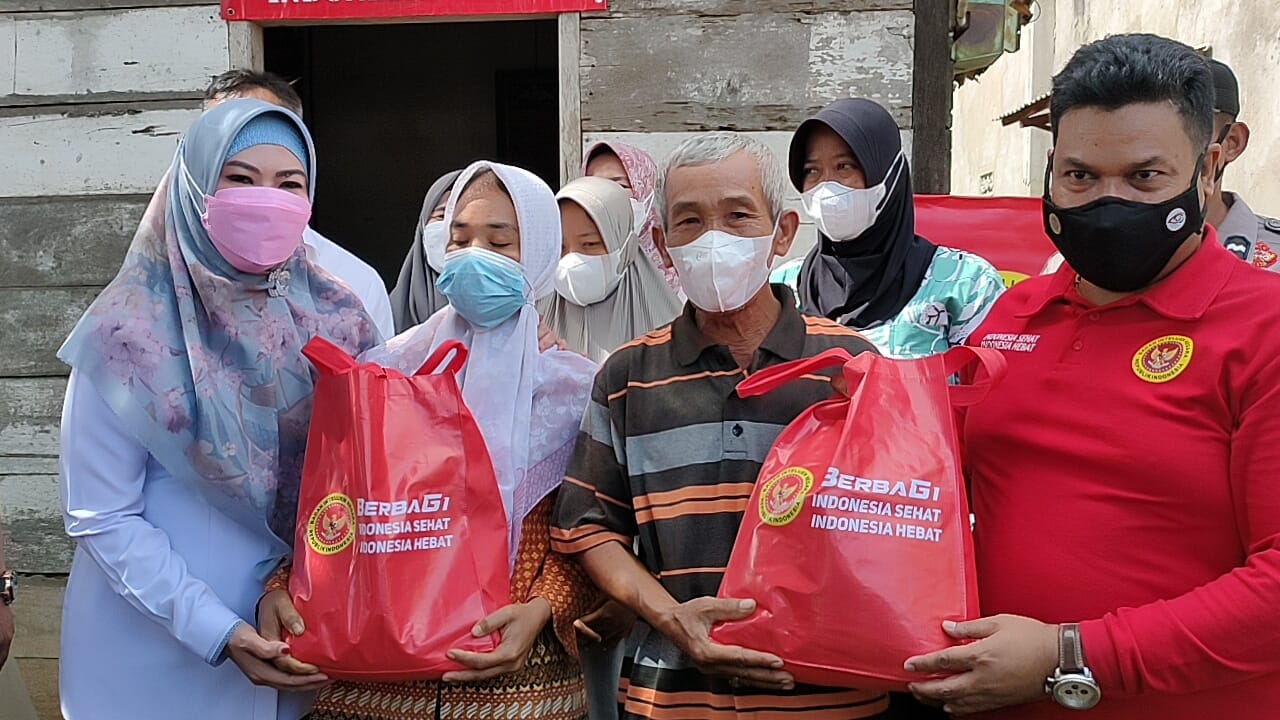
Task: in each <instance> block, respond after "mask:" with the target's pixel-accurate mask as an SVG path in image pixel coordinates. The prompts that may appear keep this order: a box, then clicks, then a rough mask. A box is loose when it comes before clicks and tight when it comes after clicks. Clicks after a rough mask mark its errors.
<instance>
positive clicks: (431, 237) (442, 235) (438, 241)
mask: <svg viewBox="0 0 1280 720" xmlns="http://www.w3.org/2000/svg"><path fill="white" fill-rule="evenodd" d="M448 247H449V225H448V223H446V222H445V221H443V220H436V221H435V222H430V223H427V226H426V227H424V228H423V229H422V249H423V250H426V251H427V264H428V265H430V266H431V269H432V270H435V271H436V272H437V273H440V272H443V271H444V255H445V250H446V249H447V248H448Z"/></svg>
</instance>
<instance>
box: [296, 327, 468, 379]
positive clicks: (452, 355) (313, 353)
mask: <svg viewBox="0 0 1280 720" xmlns="http://www.w3.org/2000/svg"><path fill="white" fill-rule="evenodd" d="M302 354H303V355H305V356H306V357H307V359H308V360H310V361H311V364H312V365H315V366H316V369H317V370H319V371H320V374H321V375H341V374H343V373H346V372H350V371H351V370H353V369H355V368H356V366H357V365H359V363H357V362H356V360H355V358H353V357H351V356H350V355H348V354H347V353H346V352H345V351H343V349H342V348H340V347H338V346H337V345H334V344H333V343H331V342H329V341H328V340H325V339H324V338H322V337H319V336H316V337H313V338H311V340H310V341H308V342H307V344H306V345H305V346H303V348H302ZM466 362H467V346H466V345H463V344H462V343H460V342H458V341H457V340H449V341H446V342H444V343H441V344H440V347H438V348H436V349H435V352H433V353H431V357H429V358H427V361H426V362H424V363H422V367H420V368H418V372H416V373H414V375H434V374H447V375H456V374H457V373H458V371H459V370H461V369H462V366H463V365H464V364H466Z"/></svg>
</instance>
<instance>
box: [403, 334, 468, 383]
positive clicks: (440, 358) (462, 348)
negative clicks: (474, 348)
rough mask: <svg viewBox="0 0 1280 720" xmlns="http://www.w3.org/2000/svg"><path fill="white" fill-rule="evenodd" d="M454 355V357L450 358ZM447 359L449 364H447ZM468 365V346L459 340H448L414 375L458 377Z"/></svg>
mask: <svg viewBox="0 0 1280 720" xmlns="http://www.w3.org/2000/svg"><path fill="white" fill-rule="evenodd" d="M449 353H453V357H448V356H449ZM446 358H447V362H446ZM466 363H467V346H466V345H463V344H462V343H461V342H460V341H458V340H446V341H444V342H442V343H440V347H438V348H436V349H435V352H433V353H431V357H429V358H427V361H426V362H424V363H422V367H420V368H418V372H416V373H414V375H415V376H416V375H457V374H458V371H459V370H461V369H462V366H463V365H465V364H466Z"/></svg>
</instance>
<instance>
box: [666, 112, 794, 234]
mask: <svg viewBox="0 0 1280 720" xmlns="http://www.w3.org/2000/svg"><path fill="white" fill-rule="evenodd" d="M740 152H745V153H746V154H748V155H750V156H751V157H752V158H754V159H755V161H756V165H757V166H758V167H759V168H760V184H761V185H762V186H763V187H764V196H765V199H766V200H768V202H769V219H770V220H777V219H778V216H779V215H781V214H782V210H783V204H784V203H785V202H786V198H787V191H788V188H789V187H790V186H789V185H788V184H787V176H786V173H784V172H783V171H782V163H781V162H779V161H778V158H777V156H775V155H774V154H773V151H772V150H770V149H769V147H768V146H767V145H765V144H764V143H762V142H760V141H759V140H757V139H755V138H753V137H751V136H750V135H745V134H743V133H737V132H727V131H718V132H710V133H706V134H704V135H698V136H696V137H691V138H689V139H688V140H685V141H684V142H682V143H680V144H679V145H677V146H676V149H675V150H672V151H671V154H670V155H668V156H667V161H666V162H665V163H664V164H663V167H662V172H660V173H658V186H657V188H656V189H655V190H654V201H655V202H656V203H657V205H658V215H659V217H661V218H662V226H663V227H664V228H665V227H666V225H667V176H668V175H670V174H671V171H673V170H676V169H677V168H682V167H696V166H699V165H711V164H713V163H718V162H721V161H723V160H727V159H729V158H730V157H733V156H734V155H736V154H738V153H740Z"/></svg>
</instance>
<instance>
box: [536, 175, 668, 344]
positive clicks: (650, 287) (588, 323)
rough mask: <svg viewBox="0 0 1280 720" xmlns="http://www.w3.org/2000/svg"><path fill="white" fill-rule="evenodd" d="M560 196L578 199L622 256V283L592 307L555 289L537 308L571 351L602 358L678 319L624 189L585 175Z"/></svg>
mask: <svg viewBox="0 0 1280 720" xmlns="http://www.w3.org/2000/svg"><path fill="white" fill-rule="evenodd" d="M556 200H559V201H566V200H567V201H570V202H574V203H577V204H578V205H579V206H581V207H582V209H583V210H585V211H586V212H587V215H588V216H589V217H590V218H591V220H592V222H594V223H595V224H596V228H597V229H599V230H600V236H601V237H602V238H604V244H605V247H606V248H607V249H608V250H609V253H610V254H614V253H616V254H617V256H618V273H619V275H620V276H621V281H620V282H619V283H618V286H617V288H615V289H614V291H613V292H612V293H611V294H610V295H609V296H608V297H606V298H605V299H604V300H601V301H600V302H598V303H595V304H593V305H588V306H586V307H582V306H579V305H575V304H573V303H571V302H569V301H568V300H566V299H564V298H563V297H561V296H560V294H559V293H554V294H552V295H551V296H550V297H549V298H547V299H546V300H543V301H542V302H541V303H539V305H538V309H539V311H540V312H541V314H542V317H543V318H544V319H545V320H546V322H547V324H548V325H550V326H551V329H552V330H553V331H555V333H556V335H558V336H560V338H561V339H562V340H563V341H564V342H565V344H567V345H568V346H569V349H570V350H573V351H575V352H579V353H582V354H584V355H586V356H587V357H589V358H591V359H592V360H594V361H596V362H604V360H605V358H607V357H609V354H610V353H612V352H613V351H614V350H616V349H618V347H619V346H620V345H623V344H624V343H627V342H630V341H631V340H634V339H635V338H637V337H639V336H641V335H643V334H645V333H647V332H649V331H650V330H653V329H654V328H657V327H661V326H662V325H666V324H667V323H669V322H671V321H672V320H673V319H675V317H676V316H677V315H679V314H680V310H681V304H680V300H679V299H678V298H677V297H676V295H675V293H674V292H672V290H671V286H670V285H668V284H667V281H666V280H665V279H664V278H663V276H662V273H660V272H659V271H658V269H657V268H656V267H654V266H653V263H652V262H650V261H649V258H648V257H646V256H645V255H644V254H642V253H641V252H640V249H639V243H638V240H637V237H636V233H635V229H634V228H633V225H634V222H635V221H634V213H633V212H632V210H631V198H630V196H629V195H627V191H626V190H624V189H623V188H622V187H620V186H619V185H617V184H616V183H612V182H609V181H608V180H603V179H601V178H596V177H584V178H579V179H577V180H574V181H573V182H571V183H569V184H568V185H565V186H564V189H562V190H561V191H560V192H559V193H558V194H557V195H556Z"/></svg>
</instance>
